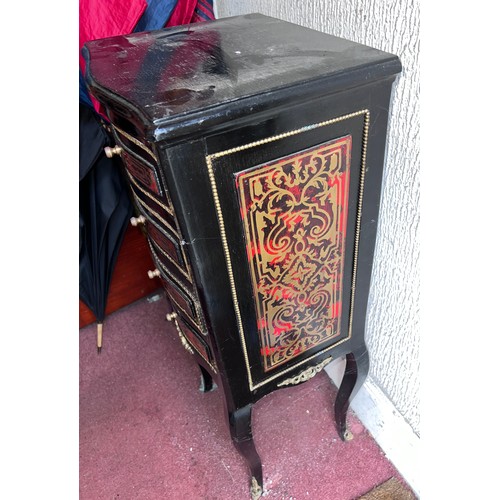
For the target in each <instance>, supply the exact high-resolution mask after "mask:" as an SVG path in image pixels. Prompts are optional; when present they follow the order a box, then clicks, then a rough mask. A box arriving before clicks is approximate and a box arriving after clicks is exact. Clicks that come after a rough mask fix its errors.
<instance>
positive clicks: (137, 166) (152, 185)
mask: <svg viewBox="0 0 500 500" xmlns="http://www.w3.org/2000/svg"><path fill="white" fill-rule="evenodd" d="M121 157H122V160H123V163H124V164H125V168H126V169H127V172H128V173H129V174H130V175H131V176H132V177H133V178H134V179H135V181H136V182H137V183H138V184H140V185H141V186H142V187H143V188H144V189H146V190H148V191H149V192H150V193H151V194H155V195H157V196H164V193H163V189H162V188H161V183H160V179H159V176H158V172H157V170H156V169H155V168H154V167H153V166H151V165H148V164H146V163H144V162H141V161H139V160H137V159H136V158H134V157H133V156H132V155H130V154H128V153H126V152H123V153H122V155H121ZM164 201H166V200H164ZM165 204H166V205H167V206H168V205H169V204H168V203H165Z"/></svg>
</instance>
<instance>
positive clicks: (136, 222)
mask: <svg viewBox="0 0 500 500" xmlns="http://www.w3.org/2000/svg"><path fill="white" fill-rule="evenodd" d="M145 222H146V217H144V215H139V217H132V218H131V219H130V224H132V226H134V227H136V226H138V225H139V224H144V223H145Z"/></svg>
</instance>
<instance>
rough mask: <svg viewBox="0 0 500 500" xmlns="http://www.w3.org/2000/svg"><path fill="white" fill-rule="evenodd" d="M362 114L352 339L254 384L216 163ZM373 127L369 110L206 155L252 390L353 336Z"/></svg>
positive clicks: (349, 331)
mask: <svg viewBox="0 0 500 500" xmlns="http://www.w3.org/2000/svg"><path fill="white" fill-rule="evenodd" d="M359 115H365V119H364V125H363V138H362V143H361V148H362V149H361V151H362V152H361V166H360V169H361V171H360V181H359V194H358V206H357V215H356V226H355V230H354V252H353V273H352V292H351V304H350V311H349V328H348V336H347V337H346V338H343V339H341V340H339V341H338V342H336V343H334V344H332V345H330V346H328V347H327V348H325V349H322V350H321V351H318V352H317V353H315V354H313V355H312V356H309V357H308V358H306V359H304V360H302V361H300V362H299V363H296V364H294V365H293V366H291V367H289V368H286V369H284V370H281V371H279V372H278V373H275V374H274V375H272V376H270V377H268V378H266V379H264V380H262V381H261V382H259V383H257V384H254V381H253V378H252V373H251V370H250V363H249V358H248V352H247V347H246V339H245V332H244V330H243V322H242V319H241V312H240V307H239V303H238V295H237V292H236V285H235V281H234V274H233V267H232V263H231V254H230V251H229V244H228V241H227V236H226V228H225V223H224V216H223V214H222V208H221V205H220V200H219V193H218V191H217V183H216V180H215V174H214V169H213V163H212V161H213V160H215V159H217V158H221V157H223V156H227V155H230V154H234V153H238V152H240V151H245V150H247V149H250V148H254V147H258V146H262V145H264V144H268V143H270V142H274V141H278V140H281V139H285V138H287V137H292V136H294V135H297V134H300V133H303V132H309V131H311V130H314V129H317V128H321V127H324V126H326V125H332V124H334V123H337V122H340V121H343V120H348V119H350V118H354V117H355V116H359ZM369 124H370V111H369V110H368V109H362V110H360V111H356V112H354V113H349V114H347V115H343V116H339V117H337V118H332V119H330V120H326V121H323V122H319V123H315V124H312V125H306V126H305V127H301V128H299V129H295V130H291V131H289V132H285V133H283V134H278V135H275V136H271V137H267V138H266V139H261V140H259V141H255V142H250V143H248V144H244V145H242V146H238V147H235V148H231V149H227V150H225V151H219V152H217V153H213V154H209V155H206V156H205V161H206V163H207V169H208V176H209V179H210V185H211V188H212V196H213V199H214V204H215V211H216V213H217V220H218V223H219V230H220V233H221V239H222V247H223V250H224V256H225V260H226V268H227V273H228V278H229V285H230V290H231V296H232V299H233V305H234V311H235V314H236V322H237V325H238V333H239V336H240V341H241V345H242V349H243V357H244V360H245V368H246V371H247V376H248V385H249V388H250V390H251V391H253V390H255V389H258V388H259V387H262V386H264V385H265V384H268V383H270V382H272V381H273V380H276V379H277V378H278V377H281V376H282V375H284V374H286V373H288V372H290V371H292V370H295V369H296V368H297V367H298V366H301V365H303V364H305V363H308V362H309V361H310V360H311V359H313V358H315V357H318V356H321V355H322V354H324V353H326V352H327V351H329V350H330V349H333V348H334V347H337V346H338V345H340V344H342V343H343V342H346V341H347V340H349V339H350V338H351V336H352V320H353V314H354V289H355V286H356V272H357V260H358V246H359V236H360V227H361V210H362V205H363V190H364V176H365V168H366V149H367V146H368V130H369Z"/></svg>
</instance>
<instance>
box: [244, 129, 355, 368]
mask: <svg viewBox="0 0 500 500" xmlns="http://www.w3.org/2000/svg"><path fill="white" fill-rule="evenodd" d="M350 153H351V137H350V136H347V137H344V138H341V139H337V140H335V141H332V142H330V143H326V144H322V145H320V146H319V147H315V148H311V149H309V150H306V151H302V152H300V153H296V154H294V155H291V156H288V157H285V158H281V159H279V160H277V161H274V162H270V163H269V164H267V165H259V166H257V167H254V168H251V169H250V170H248V171H245V172H241V173H239V174H237V175H236V183H237V189H238V193H239V197H240V207H241V214H242V220H243V225H244V228H245V236H246V248H247V254H248V261H249V266H250V270H251V276H252V287H253V293H254V300H255V306H256V309H257V328H258V330H259V335H260V345H261V353H262V357H263V363H264V370H265V371H266V372H267V371H269V370H272V369H274V368H276V367H278V366H280V365H282V364H283V363H285V362H287V361H289V360H291V359H292V358H294V357H296V356H297V355H298V354H301V353H303V352H305V351H308V350H310V349H311V348H313V347H315V346H318V345H320V344H323V343H324V342H326V341H329V340H331V339H333V338H335V337H338V336H339V335H340V321H339V319H340V314H341V301H342V273H343V257H344V247H345V227H346V223H347V197H348V185H349V170H350Z"/></svg>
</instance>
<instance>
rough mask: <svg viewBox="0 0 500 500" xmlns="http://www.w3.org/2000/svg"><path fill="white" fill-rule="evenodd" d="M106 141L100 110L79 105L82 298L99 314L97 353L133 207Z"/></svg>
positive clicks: (107, 138) (107, 137)
mask: <svg viewBox="0 0 500 500" xmlns="http://www.w3.org/2000/svg"><path fill="white" fill-rule="evenodd" d="M110 144H111V140H110V137H109V136H108V134H107V132H106V130H105V128H104V126H103V123H102V120H101V118H100V117H99V115H98V114H97V113H96V112H95V111H94V110H93V109H91V108H89V107H88V106H86V105H84V104H80V299H81V300H82V301H83V302H84V303H85V304H86V305H87V306H88V308H89V309H90V310H91V311H92V312H93V313H94V315H95V317H96V319H97V352H100V351H101V347H102V323H103V321H104V316H105V309H106V303H107V298H108V291H109V284H110V282H111V277H112V275H113V270H114V268H115V264H116V259H117V257H118V252H119V249H120V246H121V243H122V241H123V237H124V235H125V231H126V229H127V225H128V221H129V219H130V217H131V215H132V211H133V208H132V203H131V202H130V199H129V196H128V192H127V186H126V184H125V182H124V179H123V177H122V171H121V163H120V162H121V160H120V159H119V158H117V157H113V158H107V157H106V155H105V154H104V147H106V146H108V145H110Z"/></svg>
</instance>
